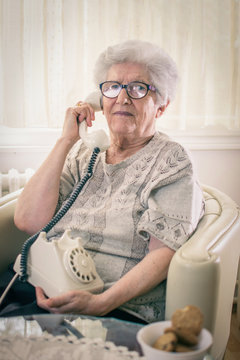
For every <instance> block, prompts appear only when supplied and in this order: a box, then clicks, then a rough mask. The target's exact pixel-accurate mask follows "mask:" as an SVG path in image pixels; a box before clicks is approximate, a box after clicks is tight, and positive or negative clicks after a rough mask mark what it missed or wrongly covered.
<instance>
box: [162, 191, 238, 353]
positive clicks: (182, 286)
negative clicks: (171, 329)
mask: <svg viewBox="0 0 240 360" xmlns="http://www.w3.org/2000/svg"><path fill="white" fill-rule="evenodd" d="M203 188H204V191H205V194H204V196H205V200H206V211H205V215H204V217H203V218H202V220H201V221H200V223H199V225H198V228H197V229H196V231H195V233H194V234H193V235H192V237H191V238H190V239H189V240H188V242H187V243H185V244H184V245H183V246H182V247H181V248H180V249H179V250H178V251H177V252H176V253H175V255H174V257H173V259H172V261H171V264H170V268H169V273H168V280H167V297H166V319H170V318H171V315H172V313H173V312H174V311H175V310H176V309H179V308H182V307H184V306H186V305H189V304H193V305H196V306H198V307H199V308H200V309H201V311H202V312H203V314H204V327H206V328H207V329H209V330H210V331H211V332H212V334H213V347H212V355H213V357H214V359H216V360H218V359H222V357H223V354H224V352H225V348H226V345H227V341H228V336H229V331H230V320H231V311H232V302H233V296H234V289H235V283H236V276H237V268H238V261H239V253H240V246H239V236H240V221H239V219H240V213H239V208H238V206H237V205H236V204H235V202H233V201H232V200H231V199H230V198H229V197H228V196H226V195H225V194H223V193H221V192H220V191H218V190H216V189H213V188H210V187H206V186H204V187H203Z"/></svg>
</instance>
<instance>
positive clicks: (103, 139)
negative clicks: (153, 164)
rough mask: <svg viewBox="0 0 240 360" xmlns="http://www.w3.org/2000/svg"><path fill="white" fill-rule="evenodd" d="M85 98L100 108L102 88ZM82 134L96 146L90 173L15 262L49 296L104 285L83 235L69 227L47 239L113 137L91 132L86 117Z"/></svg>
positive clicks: (21, 273)
mask: <svg viewBox="0 0 240 360" xmlns="http://www.w3.org/2000/svg"><path fill="white" fill-rule="evenodd" d="M85 101H86V102H88V103H90V104H91V105H92V106H93V108H94V109H95V110H99V109H100V105H99V104H100V101H99V93H98V92H94V93H92V94H90V96H88V98H87V99H86V100H85ZM79 135H80V138H81V139H82V141H83V142H84V143H85V145H86V146H87V147H88V148H90V149H91V150H93V154H92V157H91V160H90V163H89V166H88V171H87V174H86V175H85V176H84V178H83V179H82V180H81V181H80V183H78V184H77V186H76V188H75V189H74V190H73V193H72V194H71V196H70V198H69V199H68V201H67V203H66V204H64V205H63V207H62V208H61V209H60V210H59V211H58V213H57V214H56V215H55V216H54V217H53V219H52V220H51V221H50V222H49V223H48V224H47V225H46V226H45V227H44V228H43V229H42V230H40V231H39V232H38V233H37V234H35V235H33V236H32V237H30V238H29V239H28V240H27V241H26V242H25V243H24V245H23V248H22V252H21V254H20V255H18V257H17V259H16V261H15V264H14V270H15V271H16V273H17V274H18V275H19V276H20V280H22V281H28V282H29V283H31V284H32V285H34V286H40V287H41V288H43V290H44V292H45V294H46V295H47V296H49V297H52V296H56V295H59V294H61V293H63V292H66V291H68V290H74V289H83V290H87V291H90V292H100V291H101V290H102V289H103V285H104V284H103V281H102V280H101V278H100V277H99V275H98V274H97V272H96V268H95V264H94V262H93V260H92V258H91V256H90V255H89V253H88V252H87V251H86V250H85V249H84V248H83V247H82V245H81V238H79V237H78V238H75V239H73V238H72V237H71V230H66V231H65V232H64V234H63V236H62V237H61V238H60V239H58V240H52V241H48V239H47V232H48V231H50V230H51V228H52V227H53V226H54V225H55V224H56V223H57V222H58V221H59V220H60V219H61V218H62V217H63V216H64V214H65V213H66V212H67V211H68V209H69V208H70V207H71V205H72V204H73V202H74V201H75V200H76V198H77V196H78V194H79V193H80V191H81V190H82V188H83V186H84V185H85V184H86V182H87V181H88V179H89V178H90V177H91V176H92V171H93V166H94V163H95V160H96V157H97V155H98V153H99V152H100V151H105V150H106V149H107V148H108V147H109V138H108V136H107V135H106V133H105V132H104V130H97V131H95V132H92V133H90V134H88V132H87V125H86V122H85V121H83V122H82V123H81V124H80V125H79Z"/></svg>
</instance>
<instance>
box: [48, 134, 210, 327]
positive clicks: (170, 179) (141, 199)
mask: <svg viewBox="0 0 240 360" xmlns="http://www.w3.org/2000/svg"><path fill="white" fill-rule="evenodd" d="M90 156H91V152H90V150H88V149H87V148H86V147H85V146H84V145H83V144H82V143H81V141H79V142H78V143H77V144H76V145H75V146H74V147H73V149H72V150H71V151H70V153H69V155H68V158H67V160H66V163H65V167H64V170H63V174H62V178H61V185H60V195H59V206H60V205H61V203H62V202H64V200H65V199H66V198H67V197H68V196H69V194H70V193H71V191H72V190H73V188H74V186H75V185H76V183H77V182H78V181H79V180H80V178H81V177H83V176H84V174H85V171H86V169H87V165H88V161H89V159H90ZM59 206H58V207H59ZM203 208H204V206H203V196H202V191H201V189H200V187H199V185H198V182H197V180H196V178H195V174H194V171H193V167H192V163H191V160H190V158H189V156H188V153H187V152H186V151H185V149H184V148H183V147H182V146H181V145H179V144H178V143H176V142H173V141H171V140H170V139H169V138H168V137H167V136H166V135H164V134H162V133H159V132H157V133H155V135H154V137H153V138H152V140H151V141H150V142H149V143H148V144H147V145H146V146H145V147H144V148H142V149H141V150H139V151H138V152H137V153H135V154H134V155H133V156H131V157H129V158H127V159H126V160H124V161H122V162H120V163H118V164H114V165H112V164H106V162H105V153H101V154H100V156H99V158H98V159H97V162H96V164H95V169H94V175H93V177H92V178H91V179H90V180H89V182H88V183H87V184H86V185H85V187H84V188H83V190H82V192H81V194H80V195H79V197H78V198H77V200H76V201H75V203H74V204H73V206H72V207H71V208H70V210H69V211H68V212H67V214H66V215H65V216H64V217H63V218H62V219H61V221H60V222H59V223H58V224H56V226H55V227H54V228H53V229H52V230H51V232H50V233H49V236H50V238H56V237H59V236H61V235H62V233H63V232H64V230H65V229H66V228H71V229H72V232H73V235H75V236H76V235H77V236H81V237H82V239H83V246H84V247H85V248H86V250H88V251H89V252H90V254H91V255H92V256H93V258H94V261H95V264H96V268H97V271H98V273H99V275H100V276H101V278H102V279H103V281H104V283H105V288H108V287H110V286H111V285H112V284H114V282H116V281H117V280H118V279H119V278H120V277H121V276H123V275H124V274H125V273H126V272H127V271H129V270H130V269H131V268H132V267H133V266H134V265H136V264H137V263H138V262H139V261H141V260H142V259H143V257H144V256H145V255H146V254H147V253H148V244H149V238H150V236H151V235H153V236H155V237H156V238H158V239H159V240H161V241H162V242H163V243H164V244H165V245H167V246H168V247H170V248H172V249H174V250H177V249H178V248H179V247H180V246H181V245H182V244H183V243H184V242H185V241H186V240H187V239H188V238H189V236H190V235H191V234H192V232H193V231H194V230H195V228H196V226H197V224H198V221H199V219H200V218H201V216H202V215H203ZM164 303H165V282H163V283H161V284H160V285H158V286H157V287H156V288H155V289H153V290H152V291H150V292H149V293H148V294H146V295H144V296H141V297H139V298H137V299H133V300H132V301H130V302H129V303H127V304H125V305H124V306H122V308H123V309H124V310H126V311H129V312H131V313H134V314H135V315H137V316H139V317H141V318H143V319H145V320H147V321H154V320H160V319H163V318H164Z"/></svg>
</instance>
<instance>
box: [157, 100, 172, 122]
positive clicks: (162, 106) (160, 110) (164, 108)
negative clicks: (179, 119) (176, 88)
mask: <svg viewBox="0 0 240 360" xmlns="http://www.w3.org/2000/svg"><path fill="white" fill-rule="evenodd" d="M169 104H170V101H169V100H168V101H167V102H166V104H164V105H160V106H159V107H158V109H157V112H156V118H159V117H160V116H162V115H163V113H164V111H165V110H166V108H167V107H168V105H169Z"/></svg>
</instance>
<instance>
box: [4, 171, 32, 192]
mask: <svg viewBox="0 0 240 360" xmlns="http://www.w3.org/2000/svg"><path fill="white" fill-rule="evenodd" d="M34 172H35V171H34V170H33V169H26V170H25V171H24V172H19V171H18V170H17V169H10V170H9V171H8V173H0V197H2V196H4V195H7V194H9V193H11V192H13V191H16V190H18V189H20V188H22V187H24V185H25V184H26V183H27V182H28V180H29V179H30V177H31V176H32V175H33V174H34Z"/></svg>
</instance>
